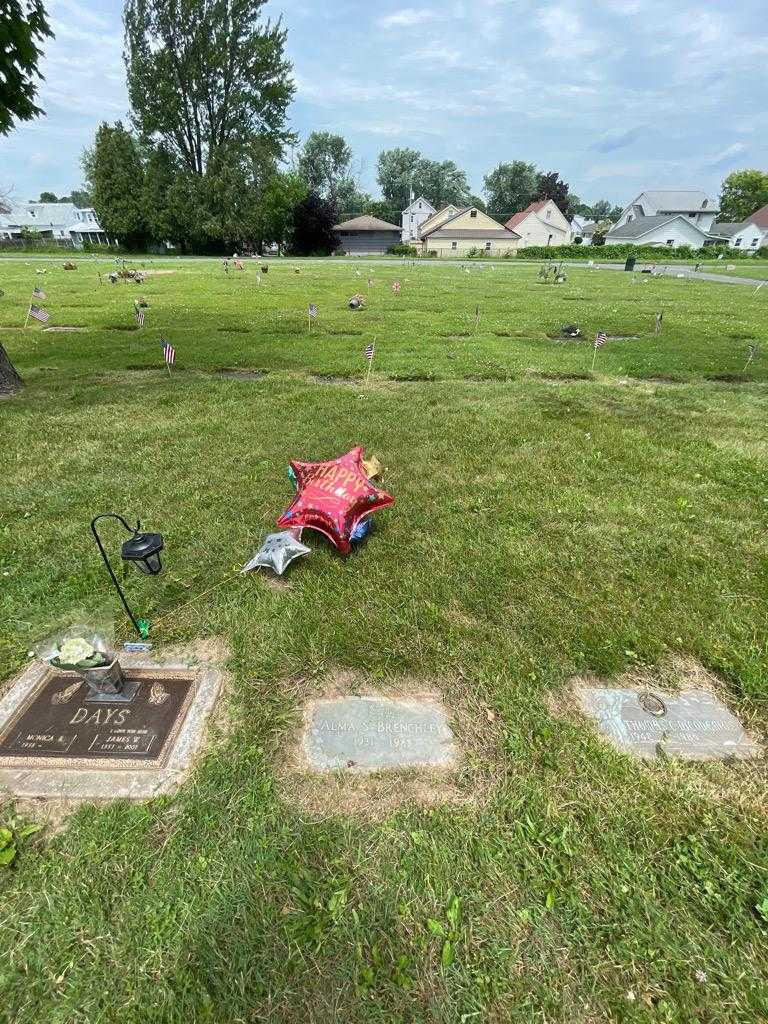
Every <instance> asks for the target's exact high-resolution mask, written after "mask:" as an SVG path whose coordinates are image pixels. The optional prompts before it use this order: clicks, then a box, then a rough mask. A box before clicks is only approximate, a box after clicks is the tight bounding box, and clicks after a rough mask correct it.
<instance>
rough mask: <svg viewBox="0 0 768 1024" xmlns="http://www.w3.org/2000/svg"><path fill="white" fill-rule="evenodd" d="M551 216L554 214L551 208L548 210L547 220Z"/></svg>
mask: <svg viewBox="0 0 768 1024" xmlns="http://www.w3.org/2000/svg"><path fill="white" fill-rule="evenodd" d="M551 216H552V211H551V210H547V220H549V218H550V217H551Z"/></svg>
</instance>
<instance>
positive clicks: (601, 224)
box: [592, 220, 613, 245]
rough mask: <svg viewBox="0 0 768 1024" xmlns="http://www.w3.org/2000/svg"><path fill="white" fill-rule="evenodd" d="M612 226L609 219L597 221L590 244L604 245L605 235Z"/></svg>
mask: <svg viewBox="0 0 768 1024" xmlns="http://www.w3.org/2000/svg"><path fill="white" fill-rule="evenodd" d="M612 227H613V222H612V221H610V220H601V221H597V223H596V225H595V231H594V234H593V235H592V245H605V236H606V235H607V234H608V232H609V231H610V230H611V228H612Z"/></svg>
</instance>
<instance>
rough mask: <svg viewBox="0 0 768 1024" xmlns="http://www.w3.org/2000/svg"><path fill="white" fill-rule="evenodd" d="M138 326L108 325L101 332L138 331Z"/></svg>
mask: <svg viewBox="0 0 768 1024" xmlns="http://www.w3.org/2000/svg"><path fill="white" fill-rule="evenodd" d="M138 329H139V326H138V324H108V325H107V326H106V327H102V330H103V331H138Z"/></svg>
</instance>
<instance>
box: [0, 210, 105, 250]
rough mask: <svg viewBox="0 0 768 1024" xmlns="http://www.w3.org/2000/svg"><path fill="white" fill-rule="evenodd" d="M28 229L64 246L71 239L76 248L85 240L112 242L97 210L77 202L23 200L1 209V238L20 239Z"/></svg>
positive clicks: (42, 237)
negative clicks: (29, 201)
mask: <svg viewBox="0 0 768 1024" xmlns="http://www.w3.org/2000/svg"><path fill="white" fill-rule="evenodd" d="M29 232H32V233H33V234H35V235H37V237H38V238H41V239H46V240H50V241H55V242H60V243H61V244H62V245H65V246H66V245H67V244H69V243H72V244H73V245H74V246H75V248H77V249H80V248H82V246H83V243H84V242H96V243H99V244H101V245H107V244H109V239H108V238H107V235H106V233H105V231H104V229H103V228H102V227H101V226H100V224H99V223H98V221H97V219H96V212H95V211H94V210H92V209H84V210H81V209H79V208H78V207H77V206H75V205H74V203H20V204H18V205H13V206H11V208H10V210H9V211H8V212H7V213H0V239H6V240H7V239H20V238H22V236H23V235H24V234H26V233H29Z"/></svg>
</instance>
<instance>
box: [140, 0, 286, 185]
mask: <svg viewBox="0 0 768 1024" xmlns="http://www.w3.org/2000/svg"><path fill="white" fill-rule="evenodd" d="M266 2H267V0H184V2H183V3H182V4H181V10H180V5H179V3H178V0H126V3H125V11H124V16H123V21H124V26H125V62H126V69H127V77H128V96H129V100H130V104H131V111H132V118H133V123H134V125H135V126H136V128H137V130H138V131H139V132H140V134H141V135H142V137H144V138H146V139H154V140H162V141H163V142H164V143H165V146H166V148H167V149H168V151H169V152H170V153H172V154H173V155H175V156H176V157H177V158H178V159H179V161H180V163H181V164H182V166H183V167H185V168H186V169H187V170H188V171H190V172H191V173H193V174H197V175H204V174H206V173H207V171H208V168H209V166H210V165H211V164H213V163H215V162H216V160H217V158H218V157H219V155H220V153H221V152H222V151H226V152H227V153H232V152H233V151H234V150H235V149H236V148H238V147H240V148H247V145H248V144H249V143H250V142H251V141H252V140H254V139H256V138H258V139H261V140H263V141H264V142H266V143H268V144H269V145H270V146H271V147H272V149H273V152H274V154H275V155H276V156H278V155H280V153H281V152H282V149H283V146H285V145H286V144H287V143H288V142H291V141H293V140H294V139H295V136H294V135H293V133H292V132H290V131H288V129H287V127H286V112H287V108H288V105H289V103H290V102H291V99H292V98H293V94H294V91H295V87H294V84H293V81H292V80H291V78H290V71H291V64H290V62H289V61H288V60H287V59H286V57H285V53H284V48H285V41H286V31H285V29H284V28H283V25H282V19H278V20H277V21H276V22H274V23H273V22H272V21H269V20H268V21H266V22H262V21H261V13H262V8H263V7H264V6H265V4H266ZM216 166H217V167H218V168H221V166H222V165H221V160H220V159H219V162H218V164H216Z"/></svg>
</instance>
